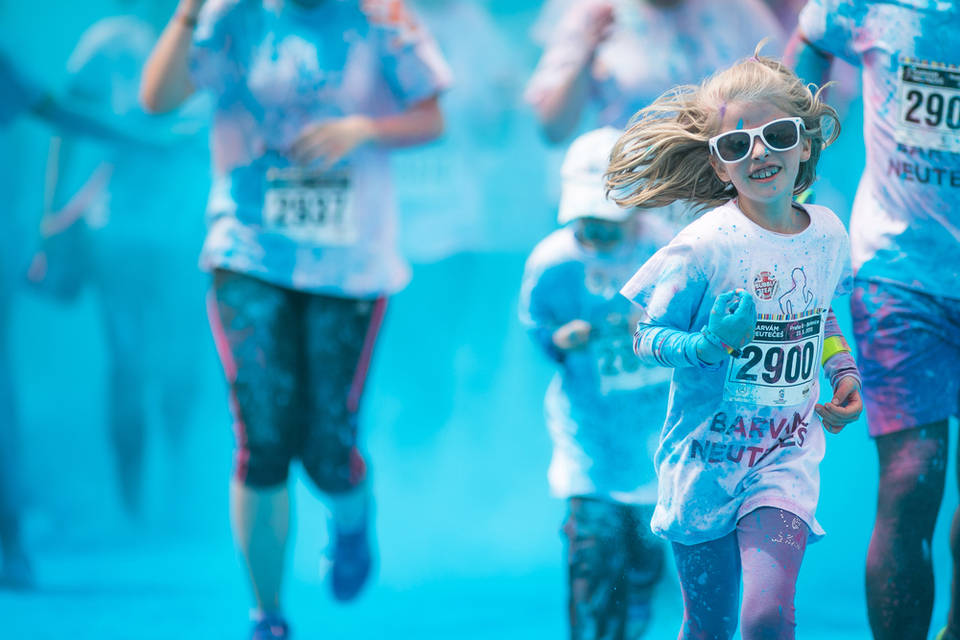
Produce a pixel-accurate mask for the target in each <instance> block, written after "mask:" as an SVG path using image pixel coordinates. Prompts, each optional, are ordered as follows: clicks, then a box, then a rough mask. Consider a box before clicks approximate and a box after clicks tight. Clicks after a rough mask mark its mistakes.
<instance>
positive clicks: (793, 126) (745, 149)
mask: <svg viewBox="0 0 960 640" xmlns="http://www.w3.org/2000/svg"><path fill="white" fill-rule="evenodd" d="M800 129H806V127H805V126H804V124H803V118H780V119H779V120H774V121H772V122H768V123H767V124H765V125H763V126H762V127H756V128H754V129H737V130H736V131H727V132H726V133H721V134H720V135H718V136H713V137H712V138H710V153H712V154H715V155H716V156H717V158H719V159H720V161H721V162H723V163H726V164H731V163H734V162H740V161H741V160H743V159H744V158H746V157H747V156H748V155H750V151H751V150H752V149H753V145H754V143H755V142H756V139H757V137H759V138H760V139H761V140H763V144H765V145H766V146H767V148H768V149H770V150H771V151H789V150H790V149H793V148H794V147H795V146H797V145H798V144H799V143H800Z"/></svg>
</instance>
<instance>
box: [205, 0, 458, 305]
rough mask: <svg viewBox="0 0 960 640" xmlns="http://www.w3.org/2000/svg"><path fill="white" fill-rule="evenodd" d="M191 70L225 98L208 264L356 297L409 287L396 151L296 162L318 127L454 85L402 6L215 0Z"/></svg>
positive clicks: (392, 0) (378, 1)
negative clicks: (322, 166) (303, 137)
mask: <svg viewBox="0 0 960 640" xmlns="http://www.w3.org/2000/svg"><path fill="white" fill-rule="evenodd" d="M191 76H192V79H193V82H194V84H195V85H196V86H197V87H201V88H205V89H209V90H211V91H213V93H214V94H215V95H216V96H217V107H216V111H215V114H214V123H213V133H212V153H213V185H212V189H211V194H210V200H209V203H208V226H209V230H208V233H207V240H206V243H205V244H204V248H203V254H202V256H201V263H202V264H203V266H204V267H206V268H208V269H213V268H223V269H228V270H231V271H237V272H240V273H245V274H248V275H251V276H254V277H257V278H260V279H262V280H266V281H268V282H272V283H274V284H277V285H280V286H284V287H287V288H292V289H296V290H301V291H309V292H314V293H326V294H329V295H337V296H345V297H356V298H368V297H373V296H378V295H383V294H391V293H394V292H396V291H398V290H399V289H401V288H402V287H403V286H404V285H406V283H407V281H408V280H409V277H410V269H409V266H408V265H407V264H406V262H405V261H404V260H403V258H402V257H401V255H400V253H399V250H398V247H397V231H396V219H395V218H396V215H395V207H394V202H393V191H392V187H391V179H390V163H389V153H388V151H387V150H386V149H383V148H380V147H377V146H375V145H368V146H364V147H361V148H358V149H356V150H355V151H354V152H353V153H351V154H350V156H349V157H347V158H345V159H344V160H343V161H341V162H340V163H338V164H337V166H335V167H334V168H332V169H331V170H329V171H324V172H322V171H320V170H319V169H318V168H316V167H306V168H299V167H296V166H293V162H292V161H291V159H290V155H291V146H292V145H293V143H294V142H295V141H296V140H297V139H298V137H299V135H300V134H301V132H302V131H303V129H304V127H306V126H307V125H309V124H313V123H317V122H320V121H322V120H325V119H335V118H341V117H343V116H347V115H352V114H364V115H368V116H372V117H383V116H388V115H392V114H396V113H398V112H400V111H401V110H402V109H404V108H405V107H408V106H410V105H413V104H416V103H418V102H420V101H422V100H425V99H428V98H432V97H434V96H436V95H438V94H439V93H440V92H441V91H442V90H443V89H445V88H446V87H447V86H448V84H449V83H450V74H449V70H448V68H447V65H446V63H445V62H444V60H443V58H442V57H441V55H440V52H439V49H438V48H437V45H436V42H435V41H434V40H433V38H432V37H431V36H430V34H429V33H428V32H427V31H426V29H425V28H424V27H423V25H421V24H420V23H419V22H418V21H417V20H416V19H415V18H414V17H413V16H412V15H411V14H410V12H409V11H407V9H406V7H405V5H404V4H403V2H402V1H401V0H365V1H363V2H361V1H360V0H328V1H327V2H324V3H322V4H320V5H319V6H318V7H316V8H314V9H306V8H302V7H299V6H297V5H296V4H294V3H292V2H289V1H284V0H211V1H210V2H207V4H206V5H204V8H203V10H202V12H201V14H200V18H199V24H198V25H197V29H196V33H195V36H194V46H193V49H192V53H191Z"/></svg>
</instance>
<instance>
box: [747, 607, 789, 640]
mask: <svg viewBox="0 0 960 640" xmlns="http://www.w3.org/2000/svg"><path fill="white" fill-rule="evenodd" d="M796 627H797V624H796V621H795V618H794V611H793V608H792V607H784V606H766V607H763V608H760V609H758V610H754V611H746V610H745V611H743V613H742V615H741V618H740V637H741V638H743V640H792V639H793V638H794V631H795V629H796Z"/></svg>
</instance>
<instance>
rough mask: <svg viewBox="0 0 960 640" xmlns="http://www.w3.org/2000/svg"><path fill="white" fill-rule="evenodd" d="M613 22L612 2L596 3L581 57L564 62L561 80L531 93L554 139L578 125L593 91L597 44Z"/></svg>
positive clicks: (584, 33) (546, 131) (546, 130)
mask: <svg viewBox="0 0 960 640" xmlns="http://www.w3.org/2000/svg"><path fill="white" fill-rule="evenodd" d="M613 22H614V14H613V6H612V5H609V4H601V5H597V6H596V7H593V8H592V9H591V11H590V13H589V14H588V15H587V19H586V21H585V24H584V25H583V31H582V36H581V37H582V40H583V51H582V56H579V57H580V59H579V60H577V61H576V63H573V64H566V65H563V67H562V72H563V78H562V79H560V81H559V82H555V83H553V84H552V85H551V86H549V87H543V88H539V89H536V90H534V91H533V92H532V95H530V102H531V105H532V106H533V109H534V111H535V112H536V114H537V119H538V120H539V121H540V126H541V127H542V128H543V133H544V135H545V136H546V137H547V139H548V140H549V141H550V142H552V143H559V142H562V141H563V140H565V139H566V138H567V137H568V136H569V135H570V134H571V133H573V131H574V129H576V127H577V123H578V122H579V121H580V114H581V113H582V112H583V107H584V105H586V103H587V97H588V96H589V94H590V66H591V64H592V63H593V59H594V56H595V55H596V52H597V47H599V46H600V44H601V43H602V42H603V41H604V40H606V39H607V37H608V36H609V34H610V28H611V26H612V25H613ZM549 56H550V52H549V50H548V51H547V53H546V54H544V57H545V59H547V58H548V57H549Z"/></svg>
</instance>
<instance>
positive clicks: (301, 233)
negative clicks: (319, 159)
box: [263, 167, 358, 246]
mask: <svg viewBox="0 0 960 640" xmlns="http://www.w3.org/2000/svg"><path fill="white" fill-rule="evenodd" d="M266 178H267V181H266V190H265V193H264V200H263V224H264V228H265V229H266V230H267V231H270V232H274V233H282V234H283V235H286V236H288V237H290V238H292V239H294V240H297V241H300V242H309V243H312V244H317V245H321V246H348V245H352V244H354V243H356V241H357V237H358V233H357V227H356V218H355V216H354V206H353V189H352V184H351V180H350V173H349V172H348V171H325V172H317V171H311V170H309V169H301V168H299V167H292V168H288V169H276V168H273V169H270V170H268V171H267V176H266Z"/></svg>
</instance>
